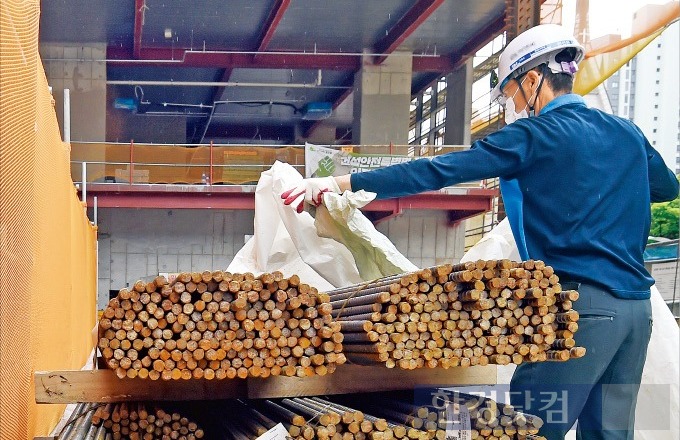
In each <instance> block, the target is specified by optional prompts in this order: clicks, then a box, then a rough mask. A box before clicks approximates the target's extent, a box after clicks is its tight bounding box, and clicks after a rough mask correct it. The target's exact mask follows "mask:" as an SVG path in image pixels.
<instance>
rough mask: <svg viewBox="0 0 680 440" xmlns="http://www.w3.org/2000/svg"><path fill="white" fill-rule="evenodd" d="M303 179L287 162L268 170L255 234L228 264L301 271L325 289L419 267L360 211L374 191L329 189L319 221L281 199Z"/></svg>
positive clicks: (236, 268)
mask: <svg viewBox="0 0 680 440" xmlns="http://www.w3.org/2000/svg"><path fill="white" fill-rule="evenodd" d="M300 180H302V176H301V175H300V173H298V172H297V171H296V170H295V169H294V168H293V167H292V166H290V165H288V164H286V163H282V162H276V163H274V165H273V166H272V167H271V168H270V169H269V170H267V171H265V172H263V173H262V175H261V177H260V180H259V181H258V184H257V189H256V190H255V224H254V235H253V237H252V238H251V239H250V240H248V242H247V243H246V244H245V246H244V247H243V248H242V249H241V250H240V251H239V252H238V253H237V254H236V256H235V257H234V260H233V261H232V262H231V264H230V265H229V267H228V268H227V270H229V271H230V272H253V273H261V272H271V271H275V270H279V271H281V272H283V273H284V275H286V276H290V275H292V274H294V273H295V274H297V275H299V276H300V279H301V280H303V281H304V282H305V283H308V284H310V285H312V286H314V287H316V288H317V289H319V290H330V289H333V288H337V287H343V286H348V285H351V284H356V283H360V282H364V281H370V280H373V279H376V278H379V277H382V276H385V275H393V274H396V273H402V272H407V271H412V270H416V269H417V267H416V266H414V265H413V264H412V263H411V262H410V261H408V260H407V259H406V258H405V257H404V256H403V255H401V254H400V253H399V251H397V249H396V248H395V247H394V245H393V244H392V243H391V242H390V241H389V240H388V239H387V237H385V236H384V235H383V234H381V233H380V232H378V231H377V230H376V229H375V227H374V226H373V224H372V223H371V222H370V221H369V220H368V219H367V218H366V217H365V216H364V215H363V214H362V213H361V211H359V209H358V208H359V207H361V206H364V205H365V204H367V203H368V202H370V201H371V200H372V199H373V198H374V197H375V195H374V194H371V193H366V192H364V191H359V192H357V193H349V192H346V193H345V194H343V195H342V196H339V195H337V194H325V195H324V201H325V203H326V204H327V206H328V209H326V208H324V207H320V208H319V209H318V210H317V212H316V217H317V220H316V224H315V220H314V218H313V217H312V216H311V215H310V214H309V213H308V212H303V213H301V214H298V213H296V212H295V210H294V209H293V208H291V207H290V206H285V205H284V204H283V200H281V193H283V192H284V191H286V190H288V189H290V188H292V187H294V186H295V185H296V184H297V183H299V182H300ZM317 228H318V230H317ZM319 234H322V235H324V237H322V236H319ZM329 237H332V238H329ZM359 268H360V269H359Z"/></svg>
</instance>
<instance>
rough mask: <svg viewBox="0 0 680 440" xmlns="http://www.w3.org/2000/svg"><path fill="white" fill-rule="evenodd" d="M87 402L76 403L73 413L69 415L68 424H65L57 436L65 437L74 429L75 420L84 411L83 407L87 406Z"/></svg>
mask: <svg viewBox="0 0 680 440" xmlns="http://www.w3.org/2000/svg"><path fill="white" fill-rule="evenodd" d="M85 405H86V403H84V402H79V403H77V404H76V406H75V408H73V411H72V412H71V415H70V416H69V418H68V420H67V421H66V424H65V425H64V427H63V428H61V432H60V433H59V434H58V435H57V437H60V438H65V437H66V436H67V435H69V433H70V432H71V431H72V430H73V423H72V422H73V420H74V419H75V418H76V417H78V416H79V415H80V413H81V412H83V408H84V407H85Z"/></svg>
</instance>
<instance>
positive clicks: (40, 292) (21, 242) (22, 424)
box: [0, 0, 96, 439]
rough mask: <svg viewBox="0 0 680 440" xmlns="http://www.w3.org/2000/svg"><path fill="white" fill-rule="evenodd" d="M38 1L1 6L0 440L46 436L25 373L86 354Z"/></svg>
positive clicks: (84, 297) (89, 304)
mask: <svg viewBox="0 0 680 440" xmlns="http://www.w3.org/2000/svg"><path fill="white" fill-rule="evenodd" d="M39 5H40V2H39V1H37V0H33V1H21V0H3V1H2V2H0V439H31V438H33V437H34V436H36V435H47V434H48V433H49V432H50V430H51V428H52V427H53V426H54V425H55V424H56V422H57V420H58V419H59V417H60V414H61V412H62V411H63V406H62V405H40V406H38V405H36V404H35V397H34V393H33V386H34V385H33V372H34V371H35V370H49V369H78V368H80V367H81V366H82V365H83V364H84V363H85V361H86V358H87V356H88V354H89V353H90V350H91V348H92V343H91V338H90V330H91V329H92V327H93V326H94V322H95V304H96V303H95V301H96V300H95V298H96V291H95V288H96V285H95V283H96V256H95V246H96V238H95V229H94V228H93V227H92V226H90V224H89V221H88V220H87V217H86V216H85V213H84V210H83V207H82V205H81V204H80V202H79V201H78V199H77V195H76V192H75V189H74V186H73V183H72V181H71V178H70V167H69V149H68V146H67V145H64V144H63V143H62V142H61V140H60V134H59V128H58V125H57V120H56V115H55V112H54V108H53V101H52V98H51V96H50V94H49V91H48V86H47V80H46V78H45V75H44V71H43V67H42V64H41V62H40V58H39V56H38V23H39V12H40V11H39Z"/></svg>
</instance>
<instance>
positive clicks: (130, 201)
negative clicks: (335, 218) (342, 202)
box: [87, 184, 497, 218]
mask: <svg viewBox="0 0 680 440" xmlns="http://www.w3.org/2000/svg"><path fill="white" fill-rule="evenodd" d="M254 189H255V188H254V187H242V186H236V187H229V186H224V187H220V186H219V185H218V186H217V187H215V186H213V187H208V188H206V187H203V186H190V185H189V186H187V185H164V186H163V185H129V184H91V185H88V190H87V198H88V206H94V197H97V207H99V208H141V209H144V208H146V209H240V210H253V209H255V191H254ZM495 195H497V191H496V190H493V189H468V190H467V192H463V193H461V194H446V193H438V192H429V193H423V194H418V195H414V196H409V197H403V198H399V199H387V200H376V201H373V202H371V203H369V204H368V205H367V206H365V207H364V208H362V211H365V212H375V213H379V214H383V215H379V216H378V218H382V217H384V216H385V215H390V214H398V213H400V212H402V211H403V210H405V209H421V210H429V209H432V210H442V211H449V212H460V214H463V215H467V214H468V213H471V212H474V213H480V212H485V211H488V210H489V209H491V201H492V198H493V197H494V196H495ZM460 214H459V215H460ZM457 217H458V216H457Z"/></svg>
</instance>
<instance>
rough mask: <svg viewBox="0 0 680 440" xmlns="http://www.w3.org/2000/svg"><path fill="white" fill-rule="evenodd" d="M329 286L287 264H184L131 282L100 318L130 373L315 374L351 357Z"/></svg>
mask: <svg viewBox="0 0 680 440" xmlns="http://www.w3.org/2000/svg"><path fill="white" fill-rule="evenodd" d="M331 309H332V308H331V305H330V304H329V297H328V295H327V294H324V293H320V292H318V291H317V289H315V288H314V287H312V286H309V285H308V284H305V283H303V282H301V281H300V278H299V277H298V276H297V275H292V276H290V277H288V278H285V277H284V276H283V274H282V273H281V272H272V273H264V274H262V275H260V276H258V277H255V276H254V275H253V274H251V273H245V274H239V273H233V274H232V273H229V272H223V271H215V272H211V271H204V272H202V273H199V272H193V273H189V272H187V273H180V274H179V275H178V276H177V278H176V280H174V281H173V282H172V283H168V282H167V280H166V279H165V278H164V277H162V276H159V277H156V278H155V279H154V280H153V281H151V282H148V283H145V282H143V281H137V282H136V283H134V285H133V286H132V288H129V289H128V288H125V289H121V290H120V291H119V292H118V295H117V296H116V297H115V298H113V299H112V300H111V301H109V304H108V306H107V307H106V308H105V310H104V311H103V314H102V317H101V319H100V321H99V344H98V345H99V349H100V350H101V353H102V357H103V358H104V360H105V362H106V364H107V366H108V367H109V368H111V369H113V370H115V371H116V374H117V375H118V377H120V378H124V377H129V378H134V377H140V378H143V379H146V378H149V379H152V380H157V379H164V380H170V379H191V378H195V379H200V378H205V379H224V378H230V379H231V378H235V377H238V378H246V377H249V376H251V377H268V376H277V375H285V376H298V377H305V376H312V375H315V374H316V375H325V374H328V373H332V372H333V371H334V370H335V368H336V366H337V365H339V364H342V363H344V362H345V355H344V354H343V353H342V339H343V335H342V334H341V333H340V324H339V323H337V322H334V320H333V318H332V316H331Z"/></svg>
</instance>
